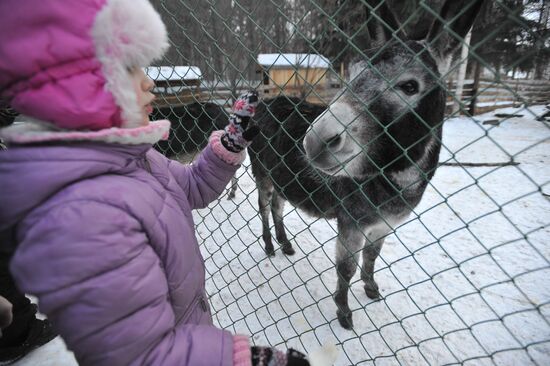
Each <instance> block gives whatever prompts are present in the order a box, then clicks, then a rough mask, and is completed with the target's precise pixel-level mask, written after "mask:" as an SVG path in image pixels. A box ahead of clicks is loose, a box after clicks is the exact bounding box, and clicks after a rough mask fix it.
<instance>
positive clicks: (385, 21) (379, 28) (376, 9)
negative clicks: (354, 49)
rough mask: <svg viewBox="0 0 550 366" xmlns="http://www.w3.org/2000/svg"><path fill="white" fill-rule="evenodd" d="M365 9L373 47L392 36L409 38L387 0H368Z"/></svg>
mask: <svg viewBox="0 0 550 366" xmlns="http://www.w3.org/2000/svg"><path fill="white" fill-rule="evenodd" d="M365 10H366V12H367V28H368V31H369V36H370V40H371V47H381V46H383V45H384V44H385V43H386V42H389V41H390V40H391V39H392V37H397V38H400V39H402V40H406V39H407V36H406V34H405V31H404V30H403V29H402V28H401V24H400V23H399V21H398V20H397V17H396V16H395V14H394V13H393V12H392V11H391V9H390V8H389V7H388V4H387V1H386V0H367V2H366V6H365Z"/></svg>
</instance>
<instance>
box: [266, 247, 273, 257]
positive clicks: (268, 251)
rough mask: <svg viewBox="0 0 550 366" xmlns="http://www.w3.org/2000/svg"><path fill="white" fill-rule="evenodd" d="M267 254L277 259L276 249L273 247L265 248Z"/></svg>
mask: <svg viewBox="0 0 550 366" xmlns="http://www.w3.org/2000/svg"><path fill="white" fill-rule="evenodd" d="M264 250H265V254H267V255H268V257H275V248H273V247H272V246H271V247H265V249H264Z"/></svg>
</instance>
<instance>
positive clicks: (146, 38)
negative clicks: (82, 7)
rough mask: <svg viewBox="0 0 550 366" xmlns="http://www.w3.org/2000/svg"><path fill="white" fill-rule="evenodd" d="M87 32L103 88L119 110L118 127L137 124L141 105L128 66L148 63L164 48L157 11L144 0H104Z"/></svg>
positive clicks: (162, 24)
mask: <svg viewBox="0 0 550 366" xmlns="http://www.w3.org/2000/svg"><path fill="white" fill-rule="evenodd" d="M91 36H92V38H93V41H94V45H95V49H96V55H97V58H98V59H99V61H100V62H101V65H102V70H103V74H104V76H105V79H106V84H105V88H106V89H107V90H108V91H110V92H111V93H112V95H113V97H114V98H115V101H116V103H117V105H118V106H119V107H120V108H121V110H122V119H123V125H122V127H125V128H134V127H138V126H139V125H140V124H141V119H142V117H141V111H140V109H141V108H140V106H139V105H138V104H137V98H136V94H135V91H134V89H133V86H132V82H131V80H130V77H129V74H128V69H129V68H131V67H140V66H141V67H143V66H148V65H149V64H150V63H151V62H153V61H154V60H156V59H159V58H161V57H162V55H164V52H165V51H166V50H167V49H168V46H169V44H168V35H167V32H166V27H165V26H164V23H163V22H162V19H161V18H160V15H159V14H158V13H157V12H156V10H155V9H154V8H153V6H152V5H151V3H149V1H148V0H107V2H106V4H105V5H104V6H103V8H102V9H101V10H100V11H99V12H98V14H97V16H96V18H95V21H94V25H93V28H92V34H91Z"/></svg>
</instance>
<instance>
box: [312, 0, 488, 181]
mask: <svg viewBox="0 0 550 366" xmlns="http://www.w3.org/2000/svg"><path fill="white" fill-rule="evenodd" d="M482 2H483V0H473V1H472V0H448V1H446V2H445V4H444V5H443V8H442V10H441V14H440V15H439V17H436V20H435V21H434V22H433V24H432V26H431V28H430V31H429V33H428V35H427V36H426V37H425V38H424V39H423V40H411V39H408V38H407V36H406V34H405V32H404V31H403V30H402V28H401V27H400V25H399V24H398V22H397V19H396V17H395V16H394V15H393V13H392V12H391V11H390V9H389V8H388V6H387V0H382V2H381V3H380V0H369V1H367V11H368V12H369V19H368V20H367V21H368V23H367V26H368V30H369V35H370V39H371V45H373V46H374V47H373V48H371V49H369V50H367V51H365V52H364V56H363V58H362V59H361V60H359V61H358V62H356V63H355V64H354V65H353V66H352V67H351V68H350V81H349V82H348V83H347V86H346V87H345V88H344V89H343V90H342V91H340V92H339V94H338V95H337V96H336V97H335V98H334V100H333V101H332V102H331V104H330V105H329V107H328V108H327V110H325V112H323V114H321V115H320V116H319V117H318V118H317V119H316V120H315V121H314V122H313V123H312V125H311V126H310V128H309V130H308V132H307V134H306V136H305V138H304V141H303V145H304V149H305V152H306V156H307V158H308V159H309V160H310V162H311V164H312V165H313V166H314V167H316V168H317V169H319V170H321V171H322V172H324V173H326V174H329V175H333V176H338V175H342V176H351V177H357V178H360V177H363V176H366V175H368V174H372V173H373V172H377V171H380V170H384V171H390V172H391V171H394V172H395V171H399V170H402V169H405V168H406V167H408V166H410V165H411V164H412V163H415V162H417V161H418V160H419V159H421V158H422V156H424V155H425V150H426V149H427V148H429V146H432V145H433V141H434V139H438V138H440V137H441V124H442V121H443V114H444V110H445V103H446V94H445V88H444V84H443V83H442V80H441V79H442V77H441V75H445V73H446V72H447V69H448V67H449V62H448V60H450V56H451V55H452V53H453V52H454V51H455V49H456V48H457V47H458V45H459V44H460V41H461V40H462V39H463V38H464V36H465V35H466V33H467V32H468V31H469V29H470V28H471V26H472V24H473V22H474V19H475V15H476V14H477V13H478V12H479V9H480V6H481V4H482Z"/></svg>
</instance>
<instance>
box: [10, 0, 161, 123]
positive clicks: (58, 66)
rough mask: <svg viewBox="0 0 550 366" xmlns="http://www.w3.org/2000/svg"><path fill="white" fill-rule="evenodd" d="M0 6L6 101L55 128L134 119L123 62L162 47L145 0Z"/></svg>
mask: <svg viewBox="0 0 550 366" xmlns="http://www.w3.org/2000/svg"><path fill="white" fill-rule="evenodd" d="M0 14H1V15H0V90H2V96H4V97H7V98H9V99H10V100H11V105H12V106H13V107H14V109H16V110H17V111H19V112H20V113H22V114H25V115H28V116H31V117H33V118H36V119H39V120H42V121H46V122H49V123H51V124H53V125H55V126H57V127H59V128H62V129H70V130H96V131H97V130H101V129H106V128H111V127H123V128H134V127H137V126H138V124H139V122H140V121H141V118H140V107H139V105H138V103H137V98H136V95H135V92H134V90H133V87H132V84H131V80H130V78H129V77H128V71H127V69H128V68H129V67H136V66H141V67H143V66H147V65H148V64H149V63H151V62H152V61H153V60H155V59H158V58H160V57H161V56H162V55H163V54H164V52H165V50H166V49H167V48H168V39H167V34H166V28H165V26H164V24H163V23H162V20H161V18H160V16H159V14H158V13H157V12H156V11H155V10H154V8H153V7H152V5H151V4H150V3H149V2H148V1H147V0H79V1H66V0H25V1H19V0H2V1H0Z"/></svg>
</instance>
